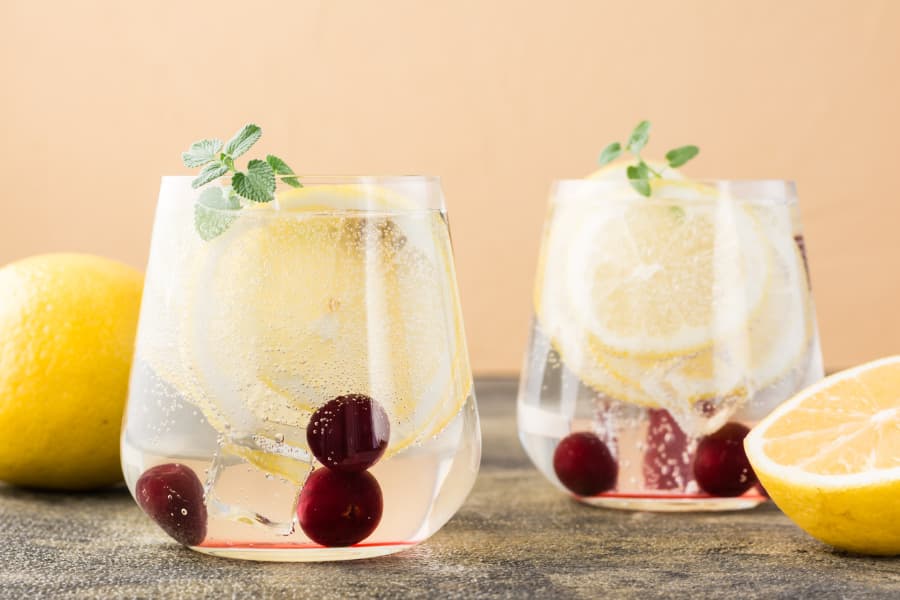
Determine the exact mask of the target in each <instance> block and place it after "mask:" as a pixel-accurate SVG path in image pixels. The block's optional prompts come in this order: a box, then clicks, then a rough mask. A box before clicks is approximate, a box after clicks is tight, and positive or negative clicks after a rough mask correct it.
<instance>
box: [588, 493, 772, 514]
mask: <svg viewBox="0 0 900 600" xmlns="http://www.w3.org/2000/svg"><path fill="white" fill-rule="evenodd" d="M576 500H578V501H579V502H582V503H584V504H588V505H590V506H599V507H602V508H615V509H618V510H644V511H651V512H719V511H730V510H747V509H750V508H755V507H757V506H759V505H760V504H762V503H763V502H765V501H766V498H764V497H763V496H738V497H736V498H719V497H710V496H699V497H697V496H681V497H679V496H674V497H673V496H668V497H666V496H655V497H653V496H650V497H647V496H624V495H622V496H592V497H589V498H584V497H577V498H576Z"/></svg>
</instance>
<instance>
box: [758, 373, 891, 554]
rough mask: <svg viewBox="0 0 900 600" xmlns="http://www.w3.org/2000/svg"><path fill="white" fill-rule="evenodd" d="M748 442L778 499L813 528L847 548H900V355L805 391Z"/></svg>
mask: <svg viewBox="0 0 900 600" xmlns="http://www.w3.org/2000/svg"><path fill="white" fill-rule="evenodd" d="M744 446H745V448H746V451H747V457H748V458H749V459H750V463H751V464H752V465H753V469H754V471H755V472H756V475H757V476H758V477H759V480H760V481H761V482H762V484H763V485H764V486H765V488H766V491H767V492H768V493H769V495H770V496H771V497H772V500H774V501H775V503H776V504H777V505H778V507H779V508H780V509H781V510H782V511H784V513H785V514H786V515H787V516H788V517H790V518H791V519H792V520H793V521H794V522H795V523H796V524H797V525H799V526H800V527H801V528H802V529H804V530H805V531H806V532H807V533H809V534H810V535H812V536H813V537H815V538H817V539H819V540H821V541H823V542H825V543H827V544H830V545H832V546H835V547H837V548H840V549H843V550H849V551H852V552H859V553H863V554H882V555H896V554H900V501H898V499H900V356H894V357H891V358H885V359H882V360H877V361H874V362H870V363H867V364H864V365H861V366H858V367H855V368H853V369H849V370H847V371H843V372H841V373H837V374H835V375H832V376H830V377H827V378H826V379H823V380H822V381H820V382H819V383H817V384H815V385H813V386H811V387H809V388H807V389H806V390H804V391H802V392H800V393H799V394H797V395H796V396H794V397H793V398H792V399H790V400H789V401H787V402H785V403H784V404H782V405H781V406H780V407H778V408H777V409H776V410H775V411H773V412H772V413H771V414H770V415H769V416H768V417H766V418H765V419H763V421H761V422H760V423H759V424H758V425H757V426H756V427H754V428H753V430H752V431H751V432H750V434H749V435H748V436H747V438H746V439H745V441H744Z"/></svg>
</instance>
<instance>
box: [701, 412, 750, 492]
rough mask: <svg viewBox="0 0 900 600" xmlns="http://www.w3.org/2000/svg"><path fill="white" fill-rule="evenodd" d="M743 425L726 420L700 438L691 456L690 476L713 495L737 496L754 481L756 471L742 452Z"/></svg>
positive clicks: (746, 429) (747, 431)
mask: <svg viewBox="0 0 900 600" xmlns="http://www.w3.org/2000/svg"><path fill="white" fill-rule="evenodd" d="M748 433H750V429H748V428H747V427H746V426H745V425H741V424H740V423H726V424H725V425H724V426H723V427H722V428H721V429H719V430H718V431H716V432H715V433H713V434H711V435H708V436H706V437H704V438H702V439H701V440H700V442H699V444H698V445H697V454H696V458H695V459H694V478H695V479H696V480H697V484H698V485H699V486H700V488H701V489H703V491H705V492H707V493H708V494H711V495H713V496H726V497H731V496H740V495H741V494H743V493H744V492H746V491H747V490H749V489H750V488H751V487H753V485H754V484H755V483H756V474H755V473H754V472H753V468H752V467H751V466H750V461H748V460H747V454H746V453H745V452H744V438H745V437H746V436H747V434H748Z"/></svg>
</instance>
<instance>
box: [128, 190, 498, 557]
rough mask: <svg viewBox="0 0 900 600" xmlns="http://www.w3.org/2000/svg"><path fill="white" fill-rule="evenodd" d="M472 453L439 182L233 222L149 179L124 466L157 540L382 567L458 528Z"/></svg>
mask: <svg viewBox="0 0 900 600" xmlns="http://www.w3.org/2000/svg"><path fill="white" fill-rule="evenodd" d="M210 189H212V191H211V192H210V191H209V190H206V191H204V192H203V193H205V194H212V195H213V196H216V195H218V197H219V198H225V197H228V188H227V187H225V186H223V184H222V183H221V182H217V183H214V184H213V186H212V188H210ZM217 189H218V190H219V191H216V190H217ZM232 196H233V195H232ZM480 452H481V441H480V430H479V425H478V414H477V410H476V404H475V397H474V394H473V390H472V376H471V371H470V368H469V362H468V355H467V350H466V343H465V338H464V334H463V323H462V316H461V313H460V306H459V299H458V295H457V290H456V279H455V273H454V266H453V257H452V252H451V246H450V236H449V231H448V225H447V217H446V212H445V208H444V201H443V194H442V192H441V187H440V183H439V181H438V180H437V179H436V178H431V177H303V187H299V188H297V189H289V190H286V191H284V192H280V193H278V194H277V195H276V197H275V200H274V201H273V202H269V203H267V204H252V203H245V205H244V206H235V207H233V208H231V207H226V208H222V207H221V205H217V204H216V203H214V202H210V201H208V200H204V199H203V197H202V196H201V193H200V192H198V191H197V190H195V189H193V188H192V186H191V179H190V178H189V177H164V178H163V180H162V187H161V191H160V197H159V204H158V208H157V214H156V222H155V225H154V230H153V239H152V245H151V250H150V259H149V264H148V268H147V277H146V285H145V290H144V297H143V304H142V308H141V316H140V324H139V328H138V336H137V342H136V353H135V361H134V366H133V368H132V374H131V385H130V391H129V398H128V406H127V410H126V418H125V423H124V426H123V432H122V465H123V469H124V473H125V479H126V482H127V484H128V487H129V489H130V490H131V493H132V494H133V495H134V497H135V499H136V500H137V502H138V504H139V505H140V506H141V507H142V508H143V509H144V511H145V512H146V513H147V514H148V515H149V516H150V517H151V518H152V519H153V520H155V521H156V522H157V523H158V524H159V526H160V527H161V528H162V529H163V530H164V531H165V532H166V533H168V534H169V535H171V536H172V537H173V538H174V539H175V540H176V541H178V542H180V543H182V544H184V545H186V546H189V547H191V548H193V549H195V550H198V551H200V552H206V553H209V554H215V555H220V556H228V557H235V558H247V559H253V560H277V561H318V560H343V559H352V558H364V557H370V556H377V555H383V554H390V553H393V552H397V551H400V550H403V549H404V548H406V547H409V546H411V545H413V544H416V543H418V542H421V541H422V540H424V539H426V538H427V537H429V536H430V535H432V534H433V533H434V532H435V531H437V530H438V529H439V528H440V527H441V526H442V525H444V523H446V521H447V520H448V519H450V517H451V516H452V515H453V514H454V513H455V512H456V511H457V510H458V509H459V507H460V505H461V504H462V502H463V500H464V499H465V498H466V496H467V494H468V492H469V490H470V489H471V487H472V485H473V483H474V480H475V476H476V474H477V471H478V465H479V460H480Z"/></svg>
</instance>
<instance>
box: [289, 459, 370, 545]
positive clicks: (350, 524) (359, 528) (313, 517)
mask: <svg viewBox="0 0 900 600" xmlns="http://www.w3.org/2000/svg"><path fill="white" fill-rule="evenodd" d="M381 509H382V499H381V486H379V485H378V481H377V480H376V479H375V478H374V477H373V476H372V474H371V473H369V472H368V471H362V472H341V471H332V470H331V469H316V470H315V471H313V472H312V473H311V474H310V476H309V478H308V479H307V480H306V484H305V485H304V486H303V490H302V491H301V492H300V502H299V504H298V506H297V516H298V517H299V519H300V527H302V528H303V531H304V533H306V535H307V536H308V537H309V539H311V540H312V541H314V542H316V543H318V544H322V545H323V546H352V545H353V544H356V543H358V542H361V541H362V540H364V539H366V538H367V537H369V536H370V535H371V534H372V532H373V531H375V528H376V527H378V523H379V522H380V521H381Z"/></svg>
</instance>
